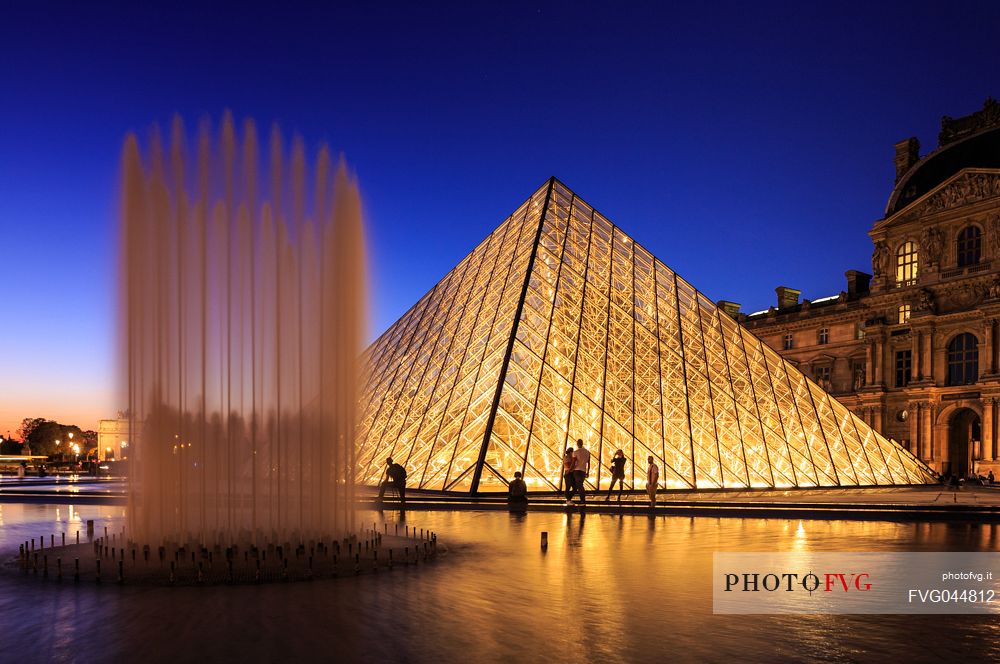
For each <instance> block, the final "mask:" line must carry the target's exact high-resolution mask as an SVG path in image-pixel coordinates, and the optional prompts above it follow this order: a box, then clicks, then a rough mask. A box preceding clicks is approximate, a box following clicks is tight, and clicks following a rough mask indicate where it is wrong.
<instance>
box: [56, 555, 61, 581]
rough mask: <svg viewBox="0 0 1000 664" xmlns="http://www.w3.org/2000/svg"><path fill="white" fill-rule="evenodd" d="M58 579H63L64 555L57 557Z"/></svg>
mask: <svg viewBox="0 0 1000 664" xmlns="http://www.w3.org/2000/svg"><path fill="white" fill-rule="evenodd" d="M56 581H62V557H61V556H60V557H59V558H56Z"/></svg>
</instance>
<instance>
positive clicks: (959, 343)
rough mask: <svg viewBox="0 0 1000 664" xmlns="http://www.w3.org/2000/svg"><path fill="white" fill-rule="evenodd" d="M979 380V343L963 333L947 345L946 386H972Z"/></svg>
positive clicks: (971, 336)
mask: <svg viewBox="0 0 1000 664" xmlns="http://www.w3.org/2000/svg"><path fill="white" fill-rule="evenodd" d="M978 380H979V341H978V340H977V339H976V337H975V335H972V334H969V333H968V332H963V333H962V334H960V335H958V336H957V337H955V338H954V339H952V340H951V341H950V342H949V343H948V384H949V385H972V384H973V383H975V382H976V381H978Z"/></svg>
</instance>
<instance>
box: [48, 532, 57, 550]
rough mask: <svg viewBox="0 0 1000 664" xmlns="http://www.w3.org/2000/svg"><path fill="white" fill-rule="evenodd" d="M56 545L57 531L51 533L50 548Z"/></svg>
mask: <svg viewBox="0 0 1000 664" xmlns="http://www.w3.org/2000/svg"><path fill="white" fill-rule="evenodd" d="M55 545H56V536H55V533H53V534H51V535H49V548H50V549H51V548H52V547H54V546H55Z"/></svg>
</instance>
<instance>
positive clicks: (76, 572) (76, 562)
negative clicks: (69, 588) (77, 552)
mask: <svg viewBox="0 0 1000 664" xmlns="http://www.w3.org/2000/svg"><path fill="white" fill-rule="evenodd" d="M73 583H80V559H79V558H74V559H73Z"/></svg>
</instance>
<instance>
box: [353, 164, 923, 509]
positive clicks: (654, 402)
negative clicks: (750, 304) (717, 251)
mask: <svg viewBox="0 0 1000 664" xmlns="http://www.w3.org/2000/svg"><path fill="white" fill-rule="evenodd" d="M365 362H366V366H367V377H366V381H367V384H366V386H365V388H364V390H363V392H362V401H361V404H362V412H363V415H362V419H361V423H360V427H359V432H358V435H359V439H358V440H359V448H358V449H359V452H358V459H359V472H360V478H361V480H362V481H364V482H366V483H370V484H374V483H377V482H378V481H379V480H380V478H381V476H382V473H383V470H384V467H385V466H384V464H385V459H386V458H387V457H390V456H391V457H392V458H393V459H394V460H395V461H396V462H398V463H401V464H403V465H404V466H405V467H406V469H407V484H408V485H410V486H416V487H419V488H422V489H436V490H444V491H455V492H469V493H477V492H481V491H482V492H489V491H502V490H505V489H506V483H507V480H508V479H509V478H512V477H513V474H514V472H515V471H522V472H523V473H524V479H525V481H526V482H527V483H528V486H529V487H531V488H533V489H534V490H557V489H559V488H561V477H560V475H561V452H562V451H563V450H565V449H566V447H567V446H568V445H572V444H574V442H575V441H576V440H577V439H578V438H582V439H583V440H584V443H585V445H586V447H587V448H588V449H589V450H590V451H591V453H592V462H591V473H590V477H589V478H588V483H589V486H590V487H591V488H595V489H597V488H604V487H607V486H608V483H609V482H610V479H611V472H610V466H609V464H610V461H611V457H612V455H613V454H614V453H615V450H618V449H621V450H623V451H624V453H625V456H626V458H627V459H628V463H627V465H626V488H636V489H641V488H645V485H646V479H645V478H646V465H647V463H646V460H647V458H648V457H649V456H650V455H652V456H653V457H654V458H655V459H656V463H657V464H658V465H659V466H660V469H661V472H660V484H661V488H668V489H720V488H726V489H728V488H747V487H816V486H857V485H889V484H917V483H925V482H931V481H933V476H932V474H931V472H930V471H929V469H928V468H927V467H926V466H925V465H924V464H923V463H922V462H920V461H918V460H917V459H916V458H915V457H913V456H912V455H911V454H910V453H909V452H908V451H906V450H905V449H904V448H903V447H902V446H900V445H899V444H897V443H896V442H894V441H890V440H887V439H886V438H884V437H883V436H881V435H880V434H878V433H876V432H875V431H874V430H873V429H872V428H871V427H869V426H868V425H867V424H865V423H864V422H863V421H861V419H859V418H858V417H857V416H855V415H854V414H853V413H851V412H850V411H849V410H848V409H847V408H846V407H844V406H843V405H841V404H840V403H839V402H838V401H836V400H835V399H833V398H831V397H830V396H829V395H827V394H826V393H825V392H824V391H823V390H822V389H820V388H819V387H818V386H817V385H816V384H815V383H813V382H812V381H811V380H809V379H807V378H806V377H805V376H804V375H803V374H802V373H800V372H799V371H798V370H797V369H796V368H795V367H793V366H792V365H791V364H789V363H788V362H786V361H785V360H784V359H782V357H781V356H780V355H778V354H777V353H776V352H774V351H773V350H772V349H771V348H769V347H768V346H766V345H764V344H763V343H761V341H760V340H759V339H757V338H756V337H754V336H753V335H752V334H751V333H750V332H748V331H747V330H746V329H744V328H743V327H741V326H740V325H739V324H738V323H736V322H735V321H734V320H733V319H732V318H731V317H730V316H728V315H727V314H725V313H724V312H722V311H721V310H720V309H719V308H718V307H716V305H715V304H714V303H712V302H711V301H710V300H709V299H708V298H706V297H705V296H704V295H702V294H701V293H699V292H698V291H697V290H696V289H695V288H693V287H692V286H691V285H690V284H688V283H687V282H685V281H684V280H683V279H681V278H680V277H679V276H677V275H676V274H675V273H674V272H673V271H671V270H670V268H668V267H667V266H666V265H664V264H663V263H661V262H660V261H658V260H657V259H656V258H654V257H653V255H652V254H650V253H649V252H648V251H646V250H645V249H643V248H642V247H641V246H639V245H638V244H637V243H635V242H634V241H633V240H632V238H630V237H629V236H627V235H626V234H625V233H623V232H622V231H621V229H619V228H618V227H617V226H615V225H614V224H612V223H611V222H610V221H608V220H607V219H606V218H605V217H603V216H602V215H601V214H599V213H597V212H595V211H594V209H593V208H591V207H590V206H589V205H587V204H586V203H584V202H583V201H582V200H580V199H579V198H577V197H576V195H575V194H573V192H571V191H570V190H569V189H567V188H566V187H565V186H564V185H563V184H562V183H560V182H559V181H558V180H556V179H555V178H552V179H551V180H549V181H548V182H547V183H546V184H545V185H544V186H543V187H542V188H541V189H539V190H538V191H537V192H535V193H534V194H533V195H532V196H531V197H530V198H529V199H528V200H527V201H526V202H524V203H523V204H522V205H521V206H520V207H519V208H518V209H517V210H516V211H515V212H514V213H513V214H512V215H510V217H508V218H507V219H506V220H505V221H504V222H503V223H502V224H500V226H499V227H498V228H497V229H496V230H494V231H493V232H492V233H491V234H490V235H489V237H487V238H486V239H485V240H483V241H482V243H480V245H479V246H478V247H476V248H475V249H474V250H473V251H472V253H470V254H469V255H468V256H466V257H465V258H464V259H463V260H462V262H461V263H459V264H458V266H457V267H455V269H453V270H452V271H451V272H449V273H448V274H447V275H446V276H445V277H444V278H443V279H442V280H441V281H440V282H439V283H438V284H437V285H436V286H434V288H432V289H431V290H430V292H428V293H427V294H426V295H424V296H423V297H422V298H421V299H420V301H419V302H417V303H416V304H415V305H414V306H413V307H412V308H411V309H410V310H409V311H408V312H407V313H406V314H405V315H404V316H403V317H402V318H400V319H399V320H398V321H397V322H396V323H395V324H393V325H392V326H391V327H390V328H389V329H388V330H386V332H385V333H384V334H383V335H382V336H381V337H380V338H379V339H378V340H376V341H375V343H374V344H373V345H372V346H371V347H370V348H369V349H368V351H367V352H366V356H365Z"/></svg>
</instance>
